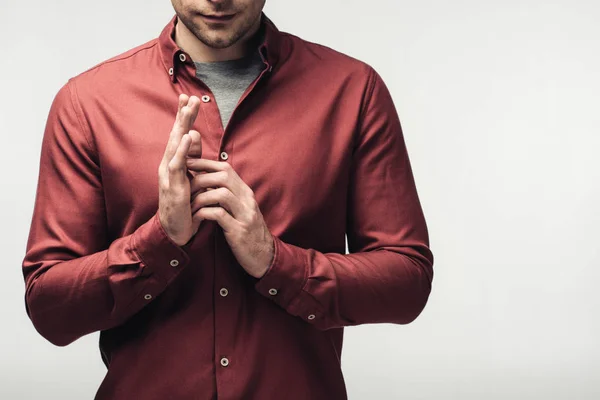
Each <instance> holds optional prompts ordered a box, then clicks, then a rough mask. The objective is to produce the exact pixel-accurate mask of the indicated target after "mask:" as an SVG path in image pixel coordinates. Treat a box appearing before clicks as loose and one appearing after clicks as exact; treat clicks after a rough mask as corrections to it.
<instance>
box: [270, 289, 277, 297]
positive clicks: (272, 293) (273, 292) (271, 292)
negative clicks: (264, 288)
mask: <svg viewBox="0 0 600 400" xmlns="http://www.w3.org/2000/svg"><path fill="white" fill-rule="evenodd" d="M269 294H270V295H271V296H275V295H276V294H277V289H269Z"/></svg>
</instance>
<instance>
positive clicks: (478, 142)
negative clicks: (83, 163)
mask: <svg viewBox="0 0 600 400" xmlns="http://www.w3.org/2000/svg"><path fill="white" fill-rule="evenodd" d="M0 4H1V5H0V40H1V41H2V43H1V46H0V52H1V54H2V55H1V56H0V82H1V91H0V93H1V95H0V132H1V135H2V136H1V137H2V145H1V146H0V152H1V157H0V163H1V168H0V174H1V177H0V178H1V182H2V189H1V192H2V196H1V202H2V203H1V204H0V213H1V219H0V220H1V221H2V231H1V232H2V240H1V243H2V260H3V261H2V267H3V268H2V272H3V275H2V280H1V284H2V287H1V289H2V290H0V315H1V318H2V319H1V329H0V339H1V343H2V354H0V398H2V399H34V398H35V399H37V398H49V399H91V398H92V397H93V394H94V393H95V391H96V388H97V387H98V385H99V384H100V381H101V379H102V378H103V376H104V372H105V368H104V366H103V364H102V363H101V359H100V354H99V352H98V349H97V341H98V336H97V335H98V334H97V333H95V334H91V335H88V336H85V337H83V338H81V339H79V340H78V341H76V342H74V343H72V344H71V345H69V346H67V347H62V348H60V347H55V346H53V345H52V344H50V343H49V342H47V341H45V339H43V338H42V337H41V336H40V335H39V334H37V332H36V331H35V330H34V328H33V326H32V324H31V323H30V321H29V320H28V319H27V316H26V314H25V308H24V300H23V295H24V283H23V279H22V272H21V261H22V258H23V256H24V251H25V244H26V239H27V234H28V230H29V223H30V218H31V213H32V210H33V200H34V195H35V185H36V181H37V173H38V165H39V164H38V163H39V150H40V145H41V139H42V134H43V128H44V124H45V121H46V117H47V113H48V110H49V107H50V103H51V101H52V98H53V97H54V95H55V94H56V92H57V91H58V89H59V88H60V86H61V85H63V84H64V83H65V82H66V80H67V79H68V78H69V77H71V76H73V75H76V74H78V73H80V72H82V71H83V70H85V69H87V68H89V67H91V66H93V65H95V64H96V63H98V62H100V61H102V60H104V59H106V58H109V57H111V56H113V55H116V54H118V53H120V52H123V51H125V50H127V49H129V48H131V47H134V46H136V45H139V44H141V43H143V42H145V41H147V40H149V39H151V38H153V37H156V36H158V34H159V33H160V30H161V29H162V27H163V26H164V25H165V24H166V23H167V22H168V20H169V18H170V17H171V16H172V15H173V13H174V12H173V9H172V6H171V3H170V2H169V1H166V0H164V1H154V2H148V1H142V0H129V1H117V0H105V1H94V2H90V1H66V0H65V1H61V2H54V1H53V2H50V1H41V0H30V1H19V2H17V1H7V0H1V3H0ZM265 12H266V13H267V15H269V16H270V17H271V19H273V21H274V22H275V23H276V24H277V25H278V27H279V28H280V29H281V30H284V31H288V32H291V33H294V34H296V35H298V36H300V37H303V38H304V39H307V40H310V41H315V42H319V43H321V44H324V45H327V46H329V47H332V48H334V49H336V50H339V51H342V52H345V53H347V54H349V55H352V56H354V57H356V58H359V59H362V60H364V61H366V62H368V63H369V64H371V65H372V66H374V67H375V68H376V69H377V70H378V71H379V72H380V74H381V75H382V77H383V78H384V80H385V82H386V83H387V85H388V87H389V88H390V90H391V92H392V94H393V97H394V100H395V102H396V105H397V108H398V112H399V114H400V118H401V120H402V123H403V127H404V131H405V137H406V142H407V146H408V149H409V154H410V156H411V161H412V164H413V169H414V173H415V178H416V181H417V185H418V189H419V195H420V197H421V199H422V204H423V208H424V211H425V215H426V218H427V222H428V225H429V230H430V235H431V246H432V250H433V252H434V255H435V258H436V259H435V261H436V263H435V278H434V286H433V292H432V295H431V297H430V301H429V303H428V305H427V307H426V309H425V311H424V312H423V314H422V315H421V316H420V317H419V318H418V319H417V320H416V321H415V322H413V323H412V324H410V325H407V326H398V325H389V324H382V325H366V326H360V327H353V328H349V329H347V331H346V340H345V343H344V353H343V356H342V363H343V369H344V373H345V376H346V379H347V385H348V391H349V396H350V399H376V398H377V399H400V398H403V399H478V400H480V399H509V398H510V399H597V398H600V384H599V383H598V382H597V379H598V377H599V372H600V350H599V348H598V345H597V343H598V337H599V336H600V322H599V317H598V315H599V313H598V309H599V306H600V296H599V295H598V293H597V292H596V290H597V289H596V288H597V286H598V279H599V277H600V273H599V269H598V267H599V266H600V254H599V245H598V242H599V239H600V234H599V226H600V212H599V211H598V205H599V204H600V161H598V158H597V155H598V150H599V145H600V139H599V130H600V112H599V104H600V78H599V77H598V71H600V51H599V48H600V46H599V45H600V25H599V24H598V21H599V20H600V5H599V3H598V2H596V1H581V0H580V1H567V0H560V1H551V0H548V1H532V0H519V1H511V0H505V1H502V2H500V1H483V0H459V1H446V0H421V1H418V2H417V1H411V2H409V1H400V0H389V1H383V0H377V1H375V0H372V1H369V2H366V1H350V0H327V1H323V0H320V1H319V0H303V1H292V0H279V1H277V0H270V1H268V2H267V6H266V8H265Z"/></svg>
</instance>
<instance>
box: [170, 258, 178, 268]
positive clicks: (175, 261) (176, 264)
mask: <svg viewBox="0 0 600 400" xmlns="http://www.w3.org/2000/svg"><path fill="white" fill-rule="evenodd" d="M178 265H179V261H178V260H176V259H173V260H171V267H176V266H178Z"/></svg>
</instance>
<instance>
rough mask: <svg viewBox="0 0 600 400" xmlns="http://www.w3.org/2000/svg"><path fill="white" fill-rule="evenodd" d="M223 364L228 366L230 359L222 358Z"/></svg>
mask: <svg viewBox="0 0 600 400" xmlns="http://www.w3.org/2000/svg"><path fill="white" fill-rule="evenodd" d="M221 365H222V366H224V367H226V366H228V365H229V360H228V359H227V358H225V357H223V358H221Z"/></svg>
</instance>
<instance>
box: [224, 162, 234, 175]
mask: <svg viewBox="0 0 600 400" xmlns="http://www.w3.org/2000/svg"><path fill="white" fill-rule="evenodd" d="M232 170H233V167H232V166H231V164H229V163H228V162H224V163H223V171H225V172H227V173H230V172H231V171H232Z"/></svg>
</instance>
